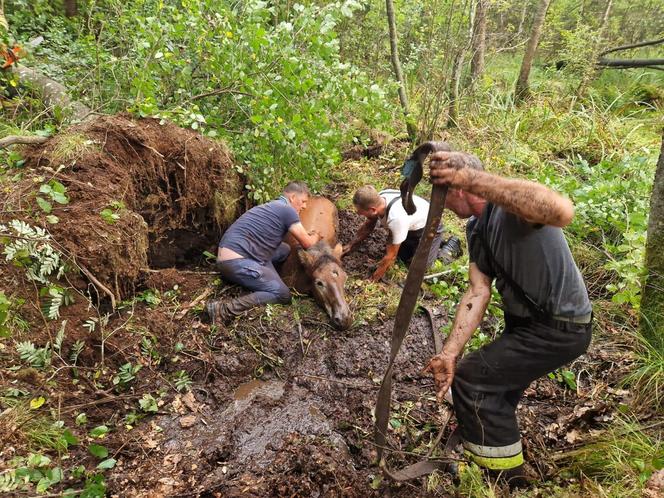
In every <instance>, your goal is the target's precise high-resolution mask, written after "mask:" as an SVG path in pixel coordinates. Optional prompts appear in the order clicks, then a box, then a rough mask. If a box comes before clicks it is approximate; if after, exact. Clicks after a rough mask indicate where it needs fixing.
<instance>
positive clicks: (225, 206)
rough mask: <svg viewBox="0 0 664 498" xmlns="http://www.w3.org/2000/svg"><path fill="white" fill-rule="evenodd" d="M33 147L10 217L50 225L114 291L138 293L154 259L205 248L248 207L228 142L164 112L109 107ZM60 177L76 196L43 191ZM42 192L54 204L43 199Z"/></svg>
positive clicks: (86, 269)
mask: <svg viewBox="0 0 664 498" xmlns="http://www.w3.org/2000/svg"><path fill="white" fill-rule="evenodd" d="M23 156H24V158H25V165H24V173H23V178H22V180H21V181H20V182H18V183H17V184H16V187H15V188H14V190H13V191H12V192H11V193H10V194H9V195H8V196H7V197H6V199H5V200H4V202H3V203H2V205H0V223H7V222H9V221H10V220H12V219H20V220H22V221H25V222H26V223H28V224H29V225H32V226H41V227H44V228H45V229H46V230H48V232H49V233H50V234H51V236H52V238H53V241H54V245H55V246H56V248H57V249H58V250H60V251H61V252H62V253H63V254H64V255H65V256H66V258H67V259H68V261H69V262H70V263H73V266H78V267H79V268H80V269H81V270H82V272H83V275H84V277H86V278H85V280H87V281H90V282H92V283H94V284H95V285H96V286H97V287H98V288H101V290H103V291H104V292H105V293H106V294H109V297H111V296H110V295H112V298H113V300H119V299H122V298H124V297H127V296H129V295H130V294H131V293H133V292H134V290H135V288H136V287H137V285H138V284H139V283H140V279H141V277H142V275H143V274H144V271H145V270H146V269H147V268H149V267H150V266H156V267H164V266H174V265H176V264H178V263H186V262H187V261H188V260H191V259H192V258H193V257H200V254H201V253H202V251H203V250H205V249H206V248H208V247H210V246H211V245H213V244H214V243H215V241H216V240H217V238H218V236H219V234H220V233H221V232H222V231H223V229H224V228H226V227H227V226H228V225H229V224H230V223H231V222H232V221H233V220H234V219H235V218H236V217H237V215H238V212H239V210H240V209H241V208H242V207H244V206H243V202H242V199H243V194H242V189H243V181H242V178H241V177H240V175H239V174H238V173H237V171H236V170H235V169H234V168H233V165H232V158H231V155H230V153H229V151H228V149H227V148H226V147H225V146H224V145H223V144H222V143H220V142H215V141H212V140H210V139H207V138H205V137H203V136H201V135H200V134H198V133H195V132H193V131H191V130H186V129H182V128H180V127H178V126H176V125H174V124H171V123H167V122H160V121H159V120H156V119H134V118H131V117H129V116H103V117H99V118H97V119H94V120H91V121H86V122H85V123H83V124H80V125H77V126H73V127H71V128H69V129H68V130H67V131H66V132H64V133H61V134H59V135H57V136H54V137H53V138H51V139H49V140H48V141H46V142H45V143H43V144H39V145H34V146H29V147H27V148H26V149H25V150H24V151H23ZM52 180H55V181H57V182H59V183H60V184H62V185H64V187H65V188H66V192H65V194H64V195H65V197H66V198H68V202H67V203H66V204H60V203H58V202H48V201H49V199H48V192H46V193H44V192H43V191H42V193H41V194H40V192H39V191H40V188H41V186H42V185H49V182H50V181H52ZM46 190H48V188H47V189H46ZM37 197H42V198H43V200H45V201H47V203H48V204H50V207H49V206H48V205H46V209H44V203H43V202H42V203H41V205H40V206H39V207H38V204H37ZM51 209H52V211H51ZM47 216H49V218H47ZM53 216H55V217H57V220H56V219H55V218H53ZM49 221H50V222H49ZM53 221H57V222H56V223H52V222H53ZM166 249H168V250H166ZM3 264H4V262H3ZM86 283H87V282H86ZM104 292H102V294H103V293H104Z"/></svg>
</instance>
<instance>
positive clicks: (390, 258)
mask: <svg viewBox="0 0 664 498" xmlns="http://www.w3.org/2000/svg"><path fill="white" fill-rule="evenodd" d="M399 247H401V244H388V245H387V249H386V250H385V256H383V259H381V260H380V263H378V268H376V271H374V273H373V275H371V280H372V281H374V282H378V281H379V280H380V279H381V278H383V275H385V272H386V271H387V269H388V268H389V267H390V266H392V265H393V264H394V262H395V261H396V259H397V254H399Z"/></svg>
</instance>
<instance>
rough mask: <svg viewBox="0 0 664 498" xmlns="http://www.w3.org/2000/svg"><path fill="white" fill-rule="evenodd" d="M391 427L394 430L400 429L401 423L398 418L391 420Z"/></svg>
mask: <svg viewBox="0 0 664 498" xmlns="http://www.w3.org/2000/svg"><path fill="white" fill-rule="evenodd" d="M390 425H391V426H392V427H393V428H394V429H398V428H399V427H401V422H400V421H399V420H397V419H396V418H391V419H390Z"/></svg>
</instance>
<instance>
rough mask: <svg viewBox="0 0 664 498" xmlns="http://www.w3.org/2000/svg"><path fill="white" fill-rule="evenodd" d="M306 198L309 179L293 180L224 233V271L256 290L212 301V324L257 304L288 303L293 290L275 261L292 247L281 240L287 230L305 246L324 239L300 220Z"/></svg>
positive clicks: (221, 257) (220, 256) (219, 256)
mask: <svg viewBox="0 0 664 498" xmlns="http://www.w3.org/2000/svg"><path fill="white" fill-rule="evenodd" d="M308 200H309V189H308V188H307V186H306V184H305V183H304V182H298V181H293V182H290V183H289V184H288V185H286V187H285V188H284V191H283V193H282V195H281V196H280V197H279V199H276V200H274V201H270V202H267V203H265V204H261V205H260V206H256V207H253V208H251V209H250V210H249V211H247V212H246V213H244V214H243V215H242V216H240V217H239V218H238V219H237V220H236V221H235V222H234V223H233V224H232V225H231V226H230V227H229V228H228V230H226V232H224V235H223V237H222V238H221V240H220V241H219V248H218V250H217V266H218V267H219V271H220V273H221V276H222V277H224V279H226V280H228V281H229V282H233V283H235V284H238V285H241V286H242V287H244V288H246V289H249V290H250V291H252V292H251V293H249V294H246V295H244V296H240V297H237V298H235V299H231V300H229V301H225V302H224V301H220V300H217V301H215V300H212V301H208V303H207V311H208V314H209V315H210V318H211V319H212V323H213V324H216V323H217V322H224V321H227V320H229V319H231V318H233V317H234V316H237V315H239V314H240V313H242V312H244V311H246V310H248V309H250V308H253V307H255V306H260V305H262V304H267V303H282V304H285V303H288V302H290V299H291V295H290V290H289V289H288V287H287V286H286V284H285V283H284V282H283V280H281V277H280V276H279V274H277V271H276V270H275V268H274V263H281V262H283V261H284V260H285V259H286V258H287V257H288V254H289V253H290V246H289V245H288V244H286V243H285V242H284V241H283V240H284V237H285V236H286V234H288V233H290V234H292V235H293V237H294V238H295V240H297V241H298V242H299V243H300V245H302V247H303V248H305V249H308V248H309V247H311V246H312V245H314V244H315V243H316V242H318V241H319V240H320V235H318V234H309V233H307V231H306V230H305V228H304V227H303V226H302V223H300V212H301V211H302V210H303V209H304V208H305V207H306V206H307V201H308Z"/></svg>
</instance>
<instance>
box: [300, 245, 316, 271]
mask: <svg viewBox="0 0 664 498" xmlns="http://www.w3.org/2000/svg"><path fill="white" fill-rule="evenodd" d="M297 256H298V258H300V263H302V265H303V266H304V268H305V270H309V269H310V268H311V267H312V266H313V265H314V262H315V261H316V258H315V256H314V255H313V254H309V252H308V251H305V250H304V249H300V250H298V251H297Z"/></svg>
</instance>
